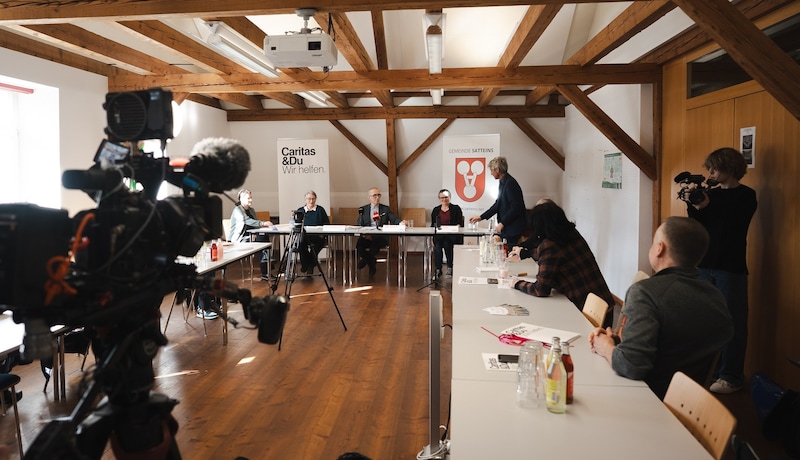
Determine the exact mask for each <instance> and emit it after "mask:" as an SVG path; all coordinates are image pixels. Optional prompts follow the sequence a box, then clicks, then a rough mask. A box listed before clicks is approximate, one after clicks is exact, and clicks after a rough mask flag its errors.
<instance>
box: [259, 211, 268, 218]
mask: <svg viewBox="0 0 800 460" xmlns="http://www.w3.org/2000/svg"><path fill="white" fill-rule="evenodd" d="M256 218H257V219H258V220H270V218H269V211H256Z"/></svg>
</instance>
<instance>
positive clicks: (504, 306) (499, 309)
mask: <svg viewBox="0 0 800 460" xmlns="http://www.w3.org/2000/svg"><path fill="white" fill-rule="evenodd" d="M483 310H484V311H486V312H489V313H490V314H492V315H501V316H528V315H529V314H530V313H529V312H528V309H527V308H525V307H520V306H519V305H511V304H508V303H501V304H500V305H497V306H494V307H486V308H484V309H483Z"/></svg>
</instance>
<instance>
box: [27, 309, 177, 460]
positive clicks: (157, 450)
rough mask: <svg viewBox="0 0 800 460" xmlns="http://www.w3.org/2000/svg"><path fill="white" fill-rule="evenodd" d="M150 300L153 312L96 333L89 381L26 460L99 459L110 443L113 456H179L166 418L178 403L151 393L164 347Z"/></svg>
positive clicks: (173, 429)
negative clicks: (155, 367) (69, 410)
mask: <svg viewBox="0 0 800 460" xmlns="http://www.w3.org/2000/svg"><path fill="white" fill-rule="evenodd" d="M150 295H152V294H150ZM151 302H152V304H151V305H155V306H154V307H152V309H150V310H147V309H142V310H140V311H136V312H135V313H134V314H133V315H131V316H133V318H128V319H127V320H126V321H125V323H123V324H119V325H117V326H114V327H113V329H111V328H108V327H98V328H97V329H96V330H97V334H96V337H95V338H94V339H93V343H92V347H93V349H94V351H95V354H96V355H97V356H98V358H99V362H98V364H97V366H96V368H95V369H94V371H93V377H94V378H93V379H92V380H91V381H90V382H89V384H88V385H87V387H86V389H85V390H84V391H83V393H82V394H81V397H80V400H79V401H78V404H77V405H76V406H75V408H74V409H73V411H72V413H71V414H70V415H69V416H67V417H62V418H58V419H55V420H53V421H51V422H49V423H48V424H47V425H46V426H45V428H44V429H43V430H42V431H41V432H40V433H39V435H38V436H37V437H36V439H35V440H34V442H33V443H32V444H31V446H30V448H29V449H28V451H27V452H26V453H25V457H24V458H25V459H51V458H60V459H99V458H101V457H102V456H103V453H104V451H105V448H106V444H107V443H108V442H109V441H110V444H111V447H112V450H113V452H114V454H115V456H116V457H117V458H142V459H149V458H161V459H169V460H179V459H180V458H181V454H180V452H179V450H178V445H177V443H176V441H175V433H176V432H177V431H178V422H177V421H176V420H175V418H174V417H173V416H172V414H171V412H172V409H173V407H175V405H176V404H178V401H177V400H176V399H172V398H169V397H167V396H165V395H163V394H159V393H156V392H153V391H152V390H151V388H152V387H153V383H154V382H155V377H154V371H153V358H154V357H155V355H156V353H157V351H158V349H159V348H160V347H162V346H164V345H165V344H166V343H167V340H166V337H164V335H163V334H161V331H160V330H159V326H158V321H157V319H156V316H155V315H154V314H153V313H152V312H154V311H157V310H158V307H159V306H160V304H161V297H158V298H157V299H151ZM148 317H149V318H148ZM100 395H105V397H104V398H102V400H101V401H100V402H99V403H98V402H97V399H98V398H99V397H100Z"/></svg>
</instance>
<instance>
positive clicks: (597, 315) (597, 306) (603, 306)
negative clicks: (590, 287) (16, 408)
mask: <svg viewBox="0 0 800 460" xmlns="http://www.w3.org/2000/svg"><path fill="white" fill-rule="evenodd" d="M607 311H608V304H607V303H606V301H605V300H603V299H602V298H601V297H600V296H598V295H597V294H594V293H592V292H590V293H589V295H588V296H586V302H585V303H584V304H583V316H585V317H586V319H588V320H589V322H590V323H592V325H593V326H594V327H601V326H602V325H603V320H605V318H606V312H607Z"/></svg>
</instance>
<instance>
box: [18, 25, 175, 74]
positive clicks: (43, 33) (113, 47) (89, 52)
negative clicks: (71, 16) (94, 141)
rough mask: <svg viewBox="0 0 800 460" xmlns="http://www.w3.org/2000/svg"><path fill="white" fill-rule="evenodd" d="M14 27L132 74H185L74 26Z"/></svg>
mask: <svg viewBox="0 0 800 460" xmlns="http://www.w3.org/2000/svg"><path fill="white" fill-rule="evenodd" d="M11 28H12V29H14V30H16V31H17V32H19V33H24V34H29V35H30V36H31V37H33V38H36V39H38V40H41V41H43V42H45V43H49V44H51V45H53V46H55V47H57V48H62V49H65V50H67V51H71V52H73V53H75V54H80V55H83V56H86V57H88V58H90V59H94V60H96V61H100V62H105V63H107V64H112V65H114V66H117V67H120V68H122V69H125V70H127V71H129V72H133V73H137V74H157V75H161V74H168V73H173V72H174V73H185V72H186V71H185V70H183V69H180V68H179V67H173V66H171V65H170V64H169V63H166V62H164V61H161V60H159V59H156V58H154V57H153V56H150V55H148V54H146V53H142V52H141V51H137V50H135V49H133V48H130V47H128V46H125V45H121V44H119V43H117V42H113V41H110V40H108V39H106V38H105V37H102V36H100V35H97V34H95V33H92V32H89V31H88V30H86V29H82V28H80V27H78V26H74V25H71V24H51V25H39V24H32V25H30V26H26V27H22V26H11Z"/></svg>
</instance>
